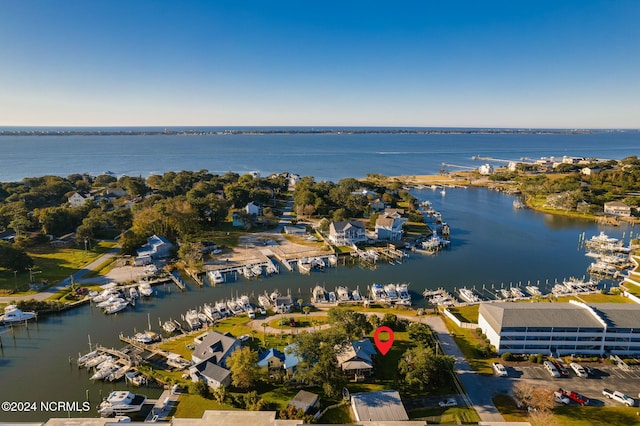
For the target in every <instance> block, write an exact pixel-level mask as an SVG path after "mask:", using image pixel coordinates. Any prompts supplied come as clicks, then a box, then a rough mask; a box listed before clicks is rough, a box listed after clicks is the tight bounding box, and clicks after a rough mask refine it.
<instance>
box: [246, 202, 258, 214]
mask: <svg viewBox="0 0 640 426" xmlns="http://www.w3.org/2000/svg"><path fill="white" fill-rule="evenodd" d="M244 211H245V212H247V214H248V215H251V216H253V217H258V216H260V214H261V213H262V207H260V206H259V205H257V204H254V202H253V201H251V202H250V203H249V204H247V205H246V206H244Z"/></svg>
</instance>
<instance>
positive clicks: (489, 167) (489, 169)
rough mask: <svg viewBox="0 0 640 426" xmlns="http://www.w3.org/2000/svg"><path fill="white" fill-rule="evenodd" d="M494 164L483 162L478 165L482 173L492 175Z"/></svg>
mask: <svg viewBox="0 0 640 426" xmlns="http://www.w3.org/2000/svg"><path fill="white" fill-rule="evenodd" d="M493 171H494V170H493V166H492V165H491V164H488V163H487V164H483V165H482V166H480V167H478V172H479V173H480V174H481V175H485V176H487V175H492V174H493Z"/></svg>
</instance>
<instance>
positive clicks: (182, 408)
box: [174, 394, 238, 419]
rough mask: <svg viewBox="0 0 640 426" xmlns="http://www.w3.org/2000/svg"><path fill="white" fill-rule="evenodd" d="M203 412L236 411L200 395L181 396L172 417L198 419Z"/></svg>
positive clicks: (231, 407)
mask: <svg viewBox="0 0 640 426" xmlns="http://www.w3.org/2000/svg"><path fill="white" fill-rule="evenodd" d="M205 410H238V408H234V407H233V406H232V405H230V404H219V403H218V402H216V400H214V399H206V398H203V397H201V396H200V395H193V394H182V395H181V396H180V401H179V403H178V407H177V409H176V412H175V413H174V417H180V418H189V419H199V418H201V417H202V415H203V414H204V412H205Z"/></svg>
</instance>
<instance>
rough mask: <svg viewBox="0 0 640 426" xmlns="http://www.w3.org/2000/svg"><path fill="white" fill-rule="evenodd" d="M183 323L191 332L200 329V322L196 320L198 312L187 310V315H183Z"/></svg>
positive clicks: (198, 319)
mask: <svg viewBox="0 0 640 426" xmlns="http://www.w3.org/2000/svg"><path fill="white" fill-rule="evenodd" d="M184 321H185V322H186V323H187V326H189V328H190V329H192V330H197V329H199V328H202V323H201V322H200V318H198V311H196V310H195V309H189V310H188V311H187V313H186V314H185V315H184Z"/></svg>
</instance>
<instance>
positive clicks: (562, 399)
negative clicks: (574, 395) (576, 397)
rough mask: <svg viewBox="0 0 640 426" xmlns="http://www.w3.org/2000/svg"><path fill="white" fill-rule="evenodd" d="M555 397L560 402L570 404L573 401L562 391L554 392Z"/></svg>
mask: <svg viewBox="0 0 640 426" xmlns="http://www.w3.org/2000/svg"><path fill="white" fill-rule="evenodd" d="M553 397H554V398H555V400H556V402H557V403H559V404H564V405H569V404H570V403H571V400H570V399H569V398H567V397H566V396H564V395H563V394H562V392H558V391H555V392H554V393H553Z"/></svg>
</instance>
